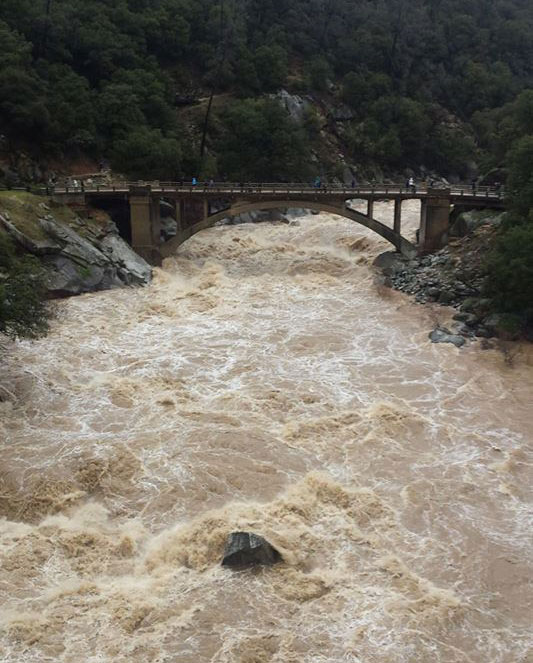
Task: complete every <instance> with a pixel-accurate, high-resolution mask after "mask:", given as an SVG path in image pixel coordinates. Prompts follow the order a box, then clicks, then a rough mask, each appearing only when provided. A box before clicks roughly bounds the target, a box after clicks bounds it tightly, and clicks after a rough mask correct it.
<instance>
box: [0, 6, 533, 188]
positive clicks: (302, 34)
mask: <svg viewBox="0 0 533 663" xmlns="http://www.w3.org/2000/svg"><path fill="white" fill-rule="evenodd" d="M532 28H533V7H532V6H531V3H530V2H528V0H476V2H466V3H465V2H458V1H457V0H430V1H426V0H414V1H412V2H410V3H407V2H406V0H376V1H372V2H359V1H357V2H354V1H353V0H307V1H306V2H303V0H296V1H294V0H291V1H289V0H218V1H217V2H214V3H213V2H212V1H211V0H195V1H194V2H193V1H192V0H117V1H116V2H113V3H109V2H106V1H105V0H68V2H67V1H65V0H61V1H60V0H46V2H45V1H43V2H33V1H32V0H3V1H2V3H1V4H0V39H1V41H2V52H1V53H0V127H1V129H0V133H1V137H0V162H1V163H2V164H3V173H4V174H3V179H4V182H6V183H8V184H9V183H10V182H14V181H16V180H17V178H18V177H19V176H20V177H22V178H23V179H28V178H29V179H37V180H39V179H41V180H42V179H45V178H46V177H47V176H48V175H49V174H50V172H51V171H54V170H55V171H56V172H57V171H60V170H64V169H66V168H65V164H67V165H69V164H72V163H76V164H79V163H80V162H83V163H89V164H91V169H94V167H95V166H96V167H98V165H100V166H105V165H107V162H108V161H109V162H110V163H111V165H112V166H113V167H114V168H115V169H116V170H118V171H122V172H126V173H127V174H128V175H131V176H135V177H141V176H142V177H159V178H162V179H176V178H182V177H190V176H192V175H197V176H198V175H199V176H201V177H223V176H224V177H228V178H232V179H237V178H240V177H243V176H244V174H246V175H247V176H249V178H252V177H253V178H256V177H257V178H259V177H260V178H266V179H286V178H304V177H305V178H307V177H311V176H312V175H313V174H316V173H317V171H319V172H320V173H321V174H322V175H323V176H327V177H333V176H336V177H339V176H340V175H342V173H343V170H344V167H345V165H350V166H353V169H352V170H355V171H357V172H358V173H360V174H361V176H363V177H368V178H370V177H380V176H381V174H382V173H385V174H386V173H387V172H398V171H400V170H405V169H412V170H413V171H414V172H423V169H427V170H435V171H438V172H440V173H442V174H443V175H447V176H454V175H455V176H457V177H462V178H464V177H470V176H475V175H476V174H477V172H478V171H483V172H486V171H488V170H490V169H491V168H493V167H495V166H499V165H501V162H502V158H503V155H502V150H501V145H502V144H505V128H503V129H502V127H501V126H500V115H501V113H502V112H503V113H504V114H505V110H503V111H501V110H498V109H502V108H503V109H505V106H506V104H509V103H511V102H513V100H514V99H515V98H516V96H517V94H519V93H520V92H521V91H522V90H523V89H525V88H527V87H531V85H532V81H533V29H532ZM281 90H285V92H282V93H281V94H282V95H283V97H284V99H285V100H287V99H295V98H297V97H301V99H302V104H301V110H302V112H299V111H298V113H297V114H296V116H295V114H294V112H291V114H287V113H285V112H280V110H279V107H278V106H279V104H273V103H271V95H279V94H280V91H281ZM278 98H279V97H278ZM289 103H290V104H291V106H292V107H293V110H294V108H295V107H294V101H290V102H289Z"/></svg>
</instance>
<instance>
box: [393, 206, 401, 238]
mask: <svg viewBox="0 0 533 663" xmlns="http://www.w3.org/2000/svg"><path fill="white" fill-rule="evenodd" d="M394 232H395V233H398V235H401V234H402V199H401V198H395V199H394Z"/></svg>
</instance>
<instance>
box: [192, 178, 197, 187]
mask: <svg viewBox="0 0 533 663" xmlns="http://www.w3.org/2000/svg"><path fill="white" fill-rule="evenodd" d="M197 184H198V180H197V179H196V177H193V178H192V185H193V186H196V185H197Z"/></svg>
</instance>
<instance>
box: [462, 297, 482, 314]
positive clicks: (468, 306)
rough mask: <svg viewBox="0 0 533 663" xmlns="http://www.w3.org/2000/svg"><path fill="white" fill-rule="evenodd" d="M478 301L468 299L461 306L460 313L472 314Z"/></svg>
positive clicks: (473, 298)
mask: <svg viewBox="0 0 533 663" xmlns="http://www.w3.org/2000/svg"><path fill="white" fill-rule="evenodd" d="M478 302H479V300H478V299H476V298H475V297H469V298H468V299H465V300H464V302H463V303H462V304H461V311H466V312H467V313H473V312H474V311H475V309H476V306H477V305H478Z"/></svg>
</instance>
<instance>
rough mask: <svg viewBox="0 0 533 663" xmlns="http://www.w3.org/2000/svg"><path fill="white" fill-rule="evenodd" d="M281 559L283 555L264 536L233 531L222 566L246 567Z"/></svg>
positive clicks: (271, 562) (269, 563) (273, 562)
mask: <svg viewBox="0 0 533 663" xmlns="http://www.w3.org/2000/svg"><path fill="white" fill-rule="evenodd" d="M280 561H281V555H280V554H279V552H278V551H277V550H276V549H275V548H273V547H272V546H271V545H270V543H269V542H268V541H267V540H266V539H264V538H263V537H262V536H258V535H257V534H253V533H251V532H233V533H232V534H230V535H229V537H228V541H227V543H226V549H225V551H224V559H223V560H222V566H230V567H233V568H246V567H249V566H258V565H267V566H271V565H272V564H276V562H280Z"/></svg>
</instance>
